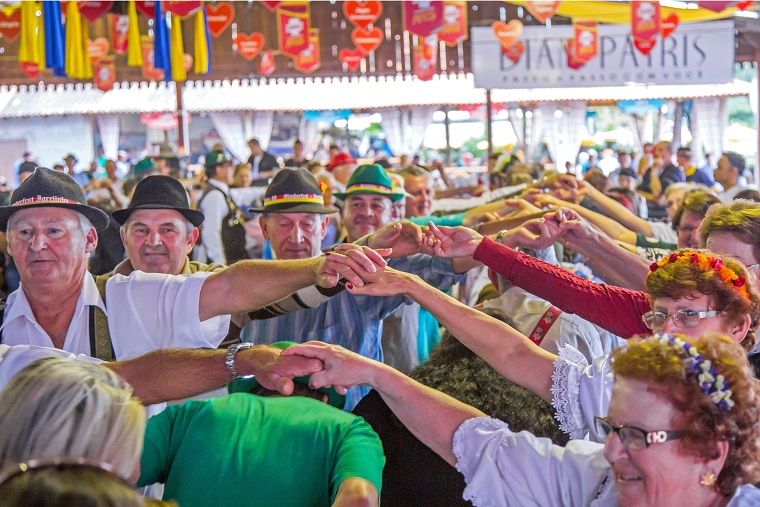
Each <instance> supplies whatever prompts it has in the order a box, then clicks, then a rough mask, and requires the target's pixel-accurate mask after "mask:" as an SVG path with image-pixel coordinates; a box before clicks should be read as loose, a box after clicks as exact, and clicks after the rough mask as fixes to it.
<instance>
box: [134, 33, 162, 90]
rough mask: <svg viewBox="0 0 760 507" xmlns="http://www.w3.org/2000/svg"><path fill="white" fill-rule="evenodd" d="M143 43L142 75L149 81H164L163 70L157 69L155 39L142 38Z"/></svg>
mask: <svg viewBox="0 0 760 507" xmlns="http://www.w3.org/2000/svg"><path fill="white" fill-rule="evenodd" d="M140 42H141V43H142V57H143V65H142V75H143V77H144V78H145V79H147V80H149V81H162V80H163V79H164V71H163V69H157V68H156V64H155V60H154V54H153V38H152V37H150V36H148V35H143V36H142V37H140Z"/></svg>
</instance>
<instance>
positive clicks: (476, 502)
mask: <svg viewBox="0 0 760 507" xmlns="http://www.w3.org/2000/svg"><path fill="white" fill-rule="evenodd" d="M502 429H505V430H509V425H508V424H507V423H505V422H504V421H500V420H499V419H491V418H490V417H475V418H472V419H468V420H466V421H465V422H463V423H462V425H461V426H459V428H457V430H456V432H454V443H453V446H452V452H453V453H454V456H455V457H456V458H457V463H456V469H457V471H458V472H459V473H461V474H462V475H463V476H464V482H465V483H466V484H467V487H465V488H464V493H463V494H462V498H464V499H465V500H466V501H468V502H471V503H472V505H473V506H475V507H495V505H494V503H493V502H492V501H491V500H490V499H488V498H481V497H480V496H478V493H477V491H472V489H471V488H470V486H469V484H470V479H471V478H472V473H471V470H470V464H469V463H468V461H467V458H466V457H464V454H465V448H464V442H463V440H464V438H465V436H466V435H467V434H468V433H471V432H473V431H477V430H484V431H498V430H502Z"/></svg>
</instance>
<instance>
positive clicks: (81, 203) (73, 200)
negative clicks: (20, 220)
mask: <svg viewBox="0 0 760 507" xmlns="http://www.w3.org/2000/svg"><path fill="white" fill-rule="evenodd" d="M29 208H66V209H70V210H73V211H78V212H79V213H81V214H83V215H84V216H86V217H87V218H88V219H89V220H90V222H92V225H93V227H95V229H97V230H101V229H105V227H106V226H107V225H108V215H107V214H105V213H104V212H102V211H100V210H99V209H98V208H95V207H93V206H88V205H87V199H86V198H85V196H84V191H83V190H82V187H80V186H79V184H78V183H77V182H76V181H74V180H73V179H72V178H71V176H69V175H68V174H66V173H63V172H60V171H53V170H52V169H47V168H46V167H38V168H37V169H36V170H35V171H34V172H33V173H32V175H31V176H29V177H28V178H27V179H26V180H24V182H23V183H22V184H21V185H19V186H18V188H17V189H16V190H14V191H13V194H12V195H11V203H10V205H8V206H0V232H5V231H6V230H7V229H8V219H9V218H10V217H11V215H12V214H14V213H16V212H17V211H20V210H22V209H29Z"/></svg>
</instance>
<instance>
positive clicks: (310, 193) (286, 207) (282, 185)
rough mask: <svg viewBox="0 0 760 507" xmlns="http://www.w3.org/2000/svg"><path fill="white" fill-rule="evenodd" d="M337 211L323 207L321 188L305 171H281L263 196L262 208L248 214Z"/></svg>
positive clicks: (326, 212) (252, 210)
mask: <svg viewBox="0 0 760 507" xmlns="http://www.w3.org/2000/svg"><path fill="white" fill-rule="evenodd" d="M337 211H338V210H337V209H335V208H329V207H327V206H325V197H324V194H323V193H322V187H321V186H320V184H319V183H317V180H316V179H314V176H312V175H311V173H310V172H309V171H308V170H306V169H303V168H301V169H283V170H281V171H280V172H278V173H277V174H275V176H274V178H273V179H272V183H270V184H269V186H268V187H267V191H266V193H265V194H264V206H262V207H261V208H248V212H249V213H319V214H325V215H327V214H330V213H335V212H337Z"/></svg>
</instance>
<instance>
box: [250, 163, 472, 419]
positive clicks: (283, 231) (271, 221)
mask: <svg viewBox="0 0 760 507" xmlns="http://www.w3.org/2000/svg"><path fill="white" fill-rule="evenodd" d="M336 197H337V198H338V199H340V200H342V201H344V202H345V206H344V209H343V224H344V226H345V229H346V234H347V235H346V238H345V239H346V241H347V242H357V243H359V244H363V245H366V246H369V247H370V248H375V249H382V248H393V253H392V255H393V256H394V257H398V258H394V259H391V260H390V261H389V263H390V265H392V266H393V267H394V268H396V269H399V270H401V271H407V272H410V273H415V274H418V275H420V276H422V277H423V278H424V279H425V280H427V281H428V283H430V284H431V285H434V286H436V287H439V288H442V289H447V288H448V287H450V286H451V285H453V284H454V283H455V282H456V281H457V280H458V278H459V277H458V276H457V275H456V273H461V272H464V271H466V270H467V269H469V267H471V266H470V265H468V264H466V261H461V260H459V259H457V260H455V261H453V263H452V262H450V261H446V259H443V258H437V257H431V256H429V255H420V254H419V252H426V249H427V247H425V246H423V244H422V243H423V240H422V229H421V228H420V227H419V226H417V225H414V224H412V223H409V222H401V223H391V209H392V205H393V203H394V202H396V201H398V200H400V199H403V198H404V194H403V193H402V192H397V191H395V190H394V188H393V184H392V183H391V179H390V177H389V176H388V173H386V172H385V170H384V169H383V168H382V167H381V166H379V165H376V164H372V165H364V166H360V167H359V168H357V169H356V171H355V172H354V173H353V175H352V176H351V178H350V179H349V180H348V184H347V185H346V191H345V192H342V193H337V194H336ZM252 211H255V212H261V213H262V218H261V226H262V230H263V231H264V236H265V237H266V238H267V239H268V240H269V241H270V244H271V247H272V253H273V256H274V258H275V259H284V260H287V259H298V258H303V256H304V255H306V252H308V255H309V256H310V257H313V256H316V255H319V254H320V253H321V252H320V250H319V248H320V242H321V239H322V237H323V236H324V233H325V230H326V227H327V224H328V221H329V219H328V218H327V213H329V208H325V206H324V201H323V195H322V191H321V190H320V188H319V185H318V184H317V182H316V180H314V177H313V176H311V175H310V174H309V173H308V171H306V170H304V169H298V170H290V169H283V170H282V171H280V172H279V173H278V174H277V175H276V176H275V178H274V180H272V183H271V184H270V185H269V188H267V193H266V197H265V198H264V207H263V208H261V209H255V210H252ZM347 247H348V245H340V246H338V247H337V250H338V251H342V250H343V249H344V248H347ZM414 254H416V255H414ZM321 292H322V294H318V296H319V297H321V298H323V299H322V300H323V301H324V300H325V299H326V298H327V297H330V296H332V297H330V298H329V299H328V300H327V301H325V302H321V303H319V306H316V308H312V307H313V306H315V305H314V301H318V299H317V298H312V299H310V300H304V301H303V303H302V307H303V309H301V310H298V311H295V312H292V313H288V314H287V315H282V314H283V313H285V312H286V311H290V310H292V308H289V307H288V308H285V307H284V308H283V309H282V311H272V312H270V313H269V315H268V316H270V317H273V318H270V319H261V320H255V321H253V322H251V323H250V324H248V325H247V326H246V327H245V328H244V329H243V331H242V334H241V336H242V338H243V340H245V341H251V342H253V343H258V344H271V343H275V342H278V341H281V340H283V339H284V338H286V337H287V338H288V339H289V340H293V341H297V342H305V341H309V340H319V341H324V342H327V343H335V344H340V345H343V346H344V347H345V348H347V349H350V350H353V351H354V352H357V353H359V354H361V355H363V356H366V357H371V358H374V359H377V360H379V361H382V360H383V358H384V350H383V342H382V340H381V333H382V330H383V324H382V321H383V319H385V318H386V317H388V316H389V315H390V314H391V313H393V312H394V311H395V310H396V309H398V308H399V307H400V306H401V305H403V304H404V303H408V301H409V300H408V299H407V298H405V297H404V296H403V295H397V296H392V297H383V298H375V297H363V296H359V297H357V296H352V295H351V294H349V293H347V292H340V293H338V294H337V295H336V294H334V292H331V291H330V290H329V289H328V290H322V291H321ZM277 304H278V303H275V305H273V306H276V305H277ZM283 306H285V305H283ZM255 313H257V314H258V313H261V312H255ZM416 319H417V316H416V315H414V316H413V323H414V324H415V325H416ZM401 327H402V328H404V326H403V324H402V326H401ZM404 329H406V328H404ZM401 341H402V342H403V343H401V344H398V346H399V348H401V347H404V346H405V345H409V346H410V350H409V351H408V352H407V353H408V354H409V353H411V354H413V355H414V356H415V358H416V355H417V331H416V328H415V331H414V332H412V333H409V332H406V330H405V331H404V336H403V337H402V340H401ZM367 392H368V389H367V388H365V387H357V388H354V389H350V390H349V392H348V399H347V402H346V409H347V410H350V409H352V408H353V407H354V405H355V404H356V403H357V402H358V401H359V399H361V397H362V396H363V395H364V394H366V393H367Z"/></svg>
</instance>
